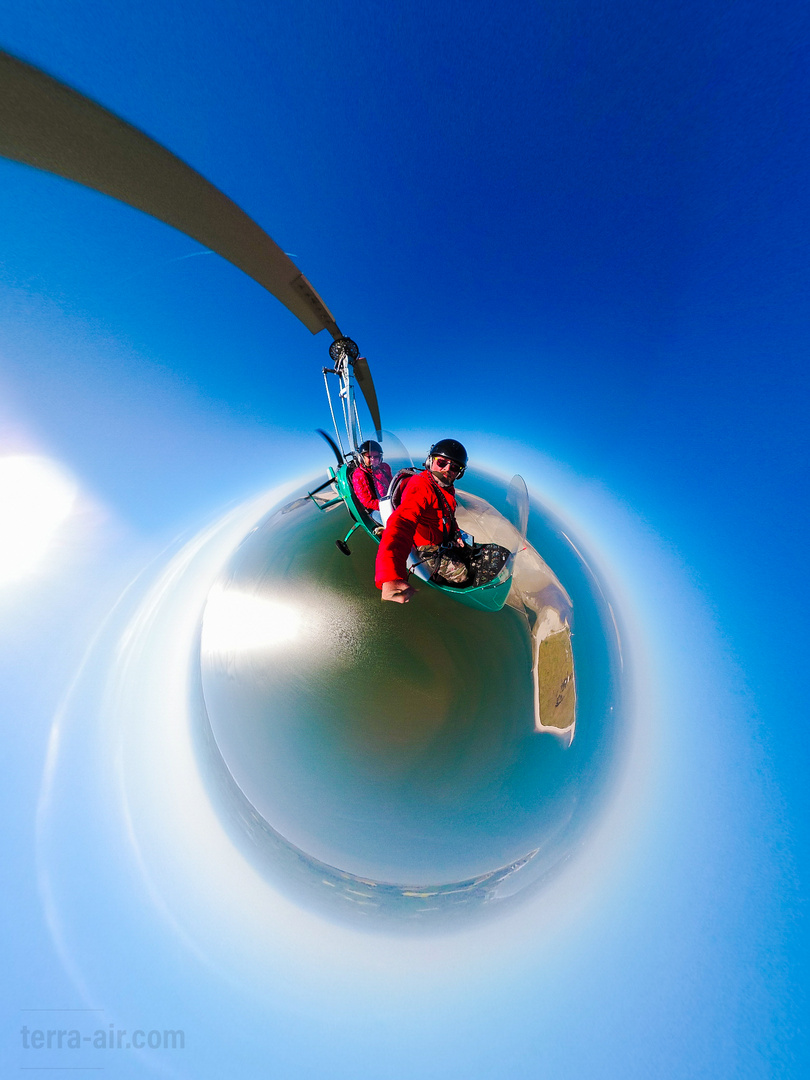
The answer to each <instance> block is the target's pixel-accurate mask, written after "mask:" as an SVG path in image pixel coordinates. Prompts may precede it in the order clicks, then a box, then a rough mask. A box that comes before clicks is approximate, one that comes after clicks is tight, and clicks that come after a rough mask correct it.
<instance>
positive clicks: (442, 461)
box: [433, 457, 464, 473]
mask: <svg viewBox="0 0 810 1080" xmlns="http://www.w3.org/2000/svg"><path fill="white" fill-rule="evenodd" d="M433 460H434V461H435V462H436V464H437V465H438V467H439V468H440V469H452V471H453V472H455V473H462V472H464V466H463V465H459V463H458V462H457V461H452V460H451V459H450V458H448V457H435V458H434V459H433Z"/></svg>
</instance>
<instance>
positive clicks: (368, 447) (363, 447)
mask: <svg viewBox="0 0 810 1080" xmlns="http://www.w3.org/2000/svg"><path fill="white" fill-rule="evenodd" d="M359 450H360V453H361V454H379V455H380V457H382V452H383V448H382V447H381V446H380V444H379V443H378V442H375V441H374V440H373V439H366V441H365V442H364V443H361V444H360V446H359Z"/></svg>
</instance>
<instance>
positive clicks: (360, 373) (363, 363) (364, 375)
mask: <svg viewBox="0 0 810 1080" xmlns="http://www.w3.org/2000/svg"><path fill="white" fill-rule="evenodd" d="M352 366H353V368H354V377H355V378H356V379H357V385H358V386H359V387H360V389H361V390H362V392H363V397H364V398H365V399H366V405H368V411H369V412H370V413H371V420H372V423H373V424H374V429H375V431H374V433H375V435H376V436H377V438H378V439H381V438H382V425H381V424H380V406H379V405H378V404H377V391H376V390H375V389H374V382H373V381H372V378H371V372H370V371H369V369H368V360H366V358H365V356H358V357H357V359H356V360H355V362H354V364H353V365H352Z"/></svg>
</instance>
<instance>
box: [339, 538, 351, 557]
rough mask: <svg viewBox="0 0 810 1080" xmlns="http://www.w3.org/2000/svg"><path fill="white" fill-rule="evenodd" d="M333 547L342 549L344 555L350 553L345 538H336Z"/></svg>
mask: <svg viewBox="0 0 810 1080" xmlns="http://www.w3.org/2000/svg"><path fill="white" fill-rule="evenodd" d="M335 547H336V548H337V549H338V551H342V552H343V554H344V555H351V551H350V550H349V545H348V544H347V543H346V541H345V540H336V541H335Z"/></svg>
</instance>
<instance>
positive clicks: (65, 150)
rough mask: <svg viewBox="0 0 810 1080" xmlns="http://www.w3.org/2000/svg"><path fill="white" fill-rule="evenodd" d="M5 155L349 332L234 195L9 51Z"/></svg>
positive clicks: (2, 116)
mask: <svg viewBox="0 0 810 1080" xmlns="http://www.w3.org/2000/svg"><path fill="white" fill-rule="evenodd" d="M0 154H2V155H3V156H5V157H8V158H11V159H12V160H14V161H20V162H22V163H24V164H26V165H33V166H34V167H35V168H37V169H43V170H44V171H45V172H51V173H55V174H56V175H57V176H62V177H65V178H66V179H68V180H75V181H76V183H79V184H84V185H85V187H89V188H93V189H94V190H96V191H100V192H102V193H103V194H105V195H111V196H112V197H113V198H115V199H119V200H120V201H121V202H124V203H127V204H128V205H129V206H133V207H135V208H136V209H138V210H143V211H144V213H147V214H151V215H152V217H156V218H158V220H160V221H163V222H165V223H166V224H167V225H171V226H173V227H174V228H175V229H179V230H180V232H183V233H185V234H186V235H187V236H190V237H192V238H193V239H194V240H197V241H199V243H201V244H203V245H204V246H205V247H207V248H210V249H211V250H212V251H215V252H216V253H217V254H218V255H221V256H222V257H223V258H224V259H227V260H228V262H230V263H233V265H234V266H237V267H238V268H239V269H240V270H242V271H244V273H246V274H247V275H248V277H251V278H253V280H254V281H256V282H258V284H259V285H261V286H263V288H265V289H267V291H268V292H270V293H272V295H273V296H275V297H276V299H278V300H280V301H281V303H282V304H284V306H285V307H287V308H288V309H289V310H290V311H291V312H292V313H293V315H295V316H296V317H297V318H298V319H300V321H301V322H302V323H303V324H304V326H306V327H307V329H308V330H311V331H312V333H313V334H317V333H318V332H319V331H320V330H328V331H329V332H330V334H331V335H332V336H333V337H334V338H339V337H341V333H340V330H339V329H338V326H337V324H336V322H335V319H334V316H333V315H332V313H331V312H330V311H329V309H328V308H327V306H326V305H325V304H324V302H323V300H321V298H320V296H318V294H317V292H316V291H315V290H314V289H313V287H312V286H311V285H310V283H309V282H308V281H307V279H306V278H305V277H304V275H303V274H302V273H301V271H300V270H299V269H298V267H297V266H296V265H295V263H294V262H293V261H292V260H291V259H290V258H289V257H288V256H287V255H285V254H284V252H283V251H282V250H281V248H280V247H279V246H278V245H277V244H276V243H275V242H274V241H273V240H271V238H270V237H269V236H268V235H267V233H266V232H265V231H264V230H263V229H262V228H260V227H259V226H258V225H257V224H256V222H255V221H253V219H252V218H250V217H248V215H247V214H246V213H245V212H244V211H243V210H241V209H240V208H239V207H238V206H237V205H236V203H235V202H233V201H232V200H231V199H229V198H228V196H227V195H225V194H223V193H222V192H221V191H220V190H219V189H218V188H216V187H214V185H213V184H211V183H209V182H208V181H207V180H206V179H205V178H204V177H203V176H201V175H200V174H199V173H198V172H196V170H194V169H192V168H191V167H190V166H189V165H186V164H185V162H183V161H181V160H180V158H178V157H176V156H175V155H174V154H172V153H171V152H170V151H169V150H166V149H165V148H164V147H163V146H161V145H160V144H159V143H157V142H155V141H154V139H151V138H150V137H149V136H148V135H145V134H144V133H143V132H142V131H139V130H138V129H137V128H135V127H133V126H132V125H131V124H128V123H127V122H126V121H125V120H121V119H120V118H119V117H117V116H115V115H114V114H113V113H111V112H109V111H108V110H107V109H105V108H102V106H101V105H97V104H96V103H95V102H94V101H91V100H90V98H87V97H84V95H82V94H80V93H78V92H77V91H76V90H72V89H71V88H70V87H68V86H65V85H64V84H63V83H61V82H58V81H57V80H56V79H53V78H51V77H50V76H49V75H46V74H45V73H44V72H42V71H40V70H39V69H38V68H35V67H32V66H31V65H30V64H26V63H24V62H23V61H22V60H18V59H17V58H16V57H14V56H11V55H9V54H8V53H6V52H2V51H0ZM372 392H373V390H372ZM364 393H366V391H365V390H364ZM375 401H376V397H375Z"/></svg>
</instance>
